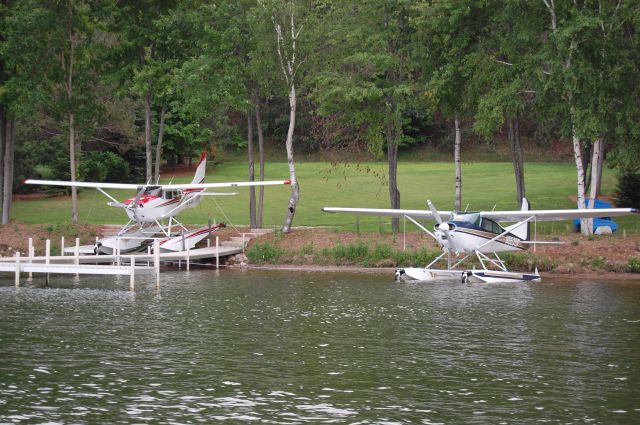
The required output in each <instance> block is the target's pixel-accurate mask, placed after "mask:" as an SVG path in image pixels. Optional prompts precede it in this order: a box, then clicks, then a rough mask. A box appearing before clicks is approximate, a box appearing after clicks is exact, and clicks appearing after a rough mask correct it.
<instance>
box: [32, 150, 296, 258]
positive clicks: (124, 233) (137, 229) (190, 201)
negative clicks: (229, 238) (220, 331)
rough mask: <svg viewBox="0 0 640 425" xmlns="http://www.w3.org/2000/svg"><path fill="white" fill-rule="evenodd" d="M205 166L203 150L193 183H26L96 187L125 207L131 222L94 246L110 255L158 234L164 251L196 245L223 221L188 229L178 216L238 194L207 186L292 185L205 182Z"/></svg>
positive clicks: (113, 203)
mask: <svg viewBox="0 0 640 425" xmlns="http://www.w3.org/2000/svg"><path fill="white" fill-rule="evenodd" d="M206 165H207V154H206V152H203V153H202V155H200V161H199V162H198V166H197V168H196V173H195V175H194V177H193V180H192V181H191V183H184V184H164V185H160V184H155V185H153V184H143V185H137V184H127V183H94V182H70V181H59V180H34V179H29V180H25V181H24V183H25V184H37V185H46V186H66V187H88V188H94V189H97V190H98V191H99V192H100V193H102V194H103V195H105V196H106V197H107V198H109V199H110V200H111V202H108V203H107V205H109V206H111V207H116V208H122V209H124V210H125V212H126V214H127V216H128V217H129V222H128V223H127V224H125V225H124V226H123V227H122V229H121V230H120V231H119V232H118V233H117V235H116V236H111V237H106V238H102V239H100V240H98V241H97V243H96V245H95V247H94V248H93V252H94V253H95V254H111V253H113V252H115V250H116V249H118V250H119V251H120V252H121V253H125V252H134V251H139V250H141V249H144V248H145V247H146V245H147V244H148V242H149V241H150V240H151V239H152V238H154V237H155V236H156V235H160V237H161V238H162V239H161V240H160V249H162V250H163V251H184V250H186V249H190V248H193V247H194V246H195V245H196V244H197V243H198V242H200V241H201V240H202V239H204V238H205V237H207V235H209V234H210V233H211V232H212V231H215V230H218V229H220V228H222V227H224V226H225V225H224V223H220V224H217V225H215V226H212V227H203V228H201V229H197V230H193V231H189V230H188V229H187V228H186V227H185V226H184V225H183V224H182V223H180V222H179V221H178V220H177V219H176V217H175V216H176V215H178V214H179V213H180V212H182V211H184V210H185V209H187V208H194V207H196V206H197V205H198V204H199V203H200V202H201V201H202V197H203V196H232V195H237V193H230V192H222V193H220V192H207V191H206V190H207V189H212V188H236V187H248V186H270V185H283V184H290V182H289V180H274V181H258V182H226V183H204V177H205V171H206ZM105 189H106V190H108V189H129V190H135V191H136V195H135V196H133V197H131V198H128V199H126V200H125V201H122V202H119V201H118V200H117V199H115V198H114V197H113V196H111V195H110V194H109V193H107V192H106V191H105Z"/></svg>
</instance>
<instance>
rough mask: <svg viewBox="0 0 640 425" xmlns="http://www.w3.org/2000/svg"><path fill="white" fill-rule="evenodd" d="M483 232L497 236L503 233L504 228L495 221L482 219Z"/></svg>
mask: <svg viewBox="0 0 640 425" xmlns="http://www.w3.org/2000/svg"><path fill="white" fill-rule="evenodd" d="M482 230H484V231H486V232H491V233H495V234H500V233H502V227H500V225H499V224H498V223H496V222H495V221H493V220H489V219H487V218H483V219H482Z"/></svg>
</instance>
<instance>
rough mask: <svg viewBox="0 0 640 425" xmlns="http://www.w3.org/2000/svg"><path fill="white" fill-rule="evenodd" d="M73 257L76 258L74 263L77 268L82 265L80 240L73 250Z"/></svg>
mask: <svg viewBox="0 0 640 425" xmlns="http://www.w3.org/2000/svg"><path fill="white" fill-rule="evenodd" d="M73 256H74V257H75V259H74V261H73V263H74V264H75V265H76V266H77V265H78V264H80V238H76V246H75V247H74V248H73Z"/></svg>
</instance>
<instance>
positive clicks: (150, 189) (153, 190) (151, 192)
mask: <svg viewBox="0 0 640 425" xmlns="http://www.w3.org/2000/svg"><path fill="white" fill-rule="evenodd" d="M142 189H144V192H142V194H143V195H145V196H160V193H161V192H162V187H161V186H147V187H144V186H139V187H138V193H140V191H141V190H142Z"/></svg>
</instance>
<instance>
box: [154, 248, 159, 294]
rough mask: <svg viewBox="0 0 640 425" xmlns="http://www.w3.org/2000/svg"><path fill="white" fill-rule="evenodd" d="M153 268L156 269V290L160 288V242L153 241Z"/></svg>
mask: <svg viewBox="0 0 640 425" xmlns="http://www.w3.org/2000/svg"><path fill="white" fill-rule="evenodd" d="M153 266H154V267H155V269H156V288H158V289H159V288H160V241H159V240H158V239H154V240H153Z"/></svg>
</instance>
